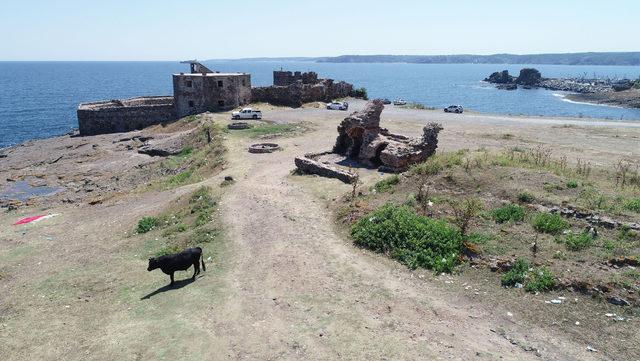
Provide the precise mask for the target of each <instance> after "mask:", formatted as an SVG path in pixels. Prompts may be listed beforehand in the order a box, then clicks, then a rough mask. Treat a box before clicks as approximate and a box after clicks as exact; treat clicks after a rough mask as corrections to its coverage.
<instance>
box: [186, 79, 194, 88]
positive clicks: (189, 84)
mask: <svg viewBox="0 0 640 361" xmlns="http://www.w3.org/2000/svg"><path fill="white" fill-rule="evenodd" d="M192 86H193V83H192V82H191V80H187V88H191V87H192Z"/></svg>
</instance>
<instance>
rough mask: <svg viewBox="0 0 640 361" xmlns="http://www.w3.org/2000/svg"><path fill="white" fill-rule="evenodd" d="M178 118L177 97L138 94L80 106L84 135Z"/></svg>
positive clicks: (135, 127) (124, 129)
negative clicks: (175, 102)
mask: <svg viewBox="0 0 640 361" xmlns="http://www.w3.org/2000/svg"><path fill="white" fill-rule="evenodd" d="M175 119H176V114H175V107H174V104H173V97H171V96H159V97H138V98H131V99H123V100H108V101H101V102H94V103H83V104H80V106H78V126H79V128H80V135H83V136H86V135H96V134H105V133H121V132H130V131H132V130H139V129H142V128H145V127H148V126H150V125H154V124H160V123H164V122H167V121H172V120H175Z"/></svg>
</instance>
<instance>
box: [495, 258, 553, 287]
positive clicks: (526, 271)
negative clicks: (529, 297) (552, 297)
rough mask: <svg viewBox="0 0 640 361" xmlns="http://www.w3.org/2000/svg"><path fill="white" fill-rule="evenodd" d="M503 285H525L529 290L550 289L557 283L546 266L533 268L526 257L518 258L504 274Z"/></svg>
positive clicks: (501, 280)
mask: <svg viewBox="0 0 640 361" xmlns="http://www.w3.org/2000/svg"><path fill="white" fill-rule="evenodd" d="M500 282H501V283H502V286H504V287H514V286H515V285H516V284H518V283H519V284H521V285H523V286H524V289H525V291H527V292H541V291H549V290H551V289H553V287H554V286H555V285H556V280H555V277H554V275H553V273H551V271H549V270H548V269H547V268H546V267H540V268H531V263H529V261H527V260H526V259H524V258H518V259H516V261H515V262H514V263H513V266H512V267H511V269H510V270H509V271H508V272H506V273H505V274H504V275H502V278H501V279H500Z"/></svg>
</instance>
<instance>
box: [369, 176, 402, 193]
mask: <svg viewBox="0 0 640 361" xmlns="http://www.w3.org/2000/svg"><path fill="white" fill-rule="evenodd" d="M398 183H400V177H398V175H396V174H394V175H392V176H390V177H387V178H385V179H382V180H380V181H378V182H377V183H376V184H374V185H373V189H375V190H376V192H380V193H381V192H386V191H388V190H390V189H391V188H393V186H394V185H396V184H398Z"/></svg>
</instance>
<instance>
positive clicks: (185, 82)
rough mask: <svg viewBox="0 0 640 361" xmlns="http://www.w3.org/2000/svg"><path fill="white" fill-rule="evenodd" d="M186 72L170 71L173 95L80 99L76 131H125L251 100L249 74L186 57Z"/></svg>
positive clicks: (246, 102)
mask: <svg viewBox="0 0 640 361" xmlns="http://www.w3.org/2000/svg"><path fill="white" fill-rule="evenodd" d="M183 63H185V64H189V65H190V70H191V72H190V73H186V74H185V73H180V74H173V96H159V97H158V96H153V97H137V98H131V99H123V100H109V101H100V102H92V103H82V104H80V105H79V106H78V110H77V115H78V127H79V131H80V135H96V134H104V133H117V132H128V131H132V130H138V129H142V128H144V127H148V126H150V125H154V124H161V123H165V122H169V121H174V120H177V119H180V118H182V117H185V116H188V115H192V114H199V113H203V112H207V111H211V112H215V111H226V110H230V109H234V108H237V107H239V106H242V105H246V104H249V103H250V102H251V75H250V74H247V73H220V72H214V71H212V70H210V69H209V68H207V67H206V66H204V65H203V64H201V63H199V62H197V61H195V60H190V61H186V62H183Z"/></svg>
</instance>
